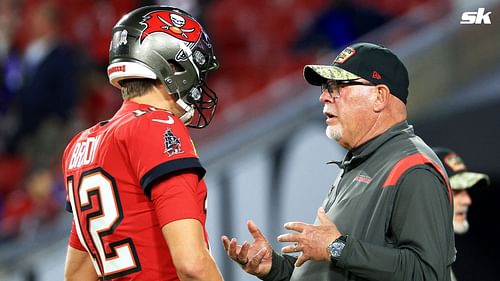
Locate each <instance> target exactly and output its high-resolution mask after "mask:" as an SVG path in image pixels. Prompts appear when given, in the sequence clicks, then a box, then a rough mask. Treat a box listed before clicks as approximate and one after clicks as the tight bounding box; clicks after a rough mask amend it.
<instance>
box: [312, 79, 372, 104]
mask: <svg viewBox="0 0 500 281" xmlns="http://www.w3.org/2000/svg"><path fill="white" fill-rule="evenodd" d="M356 85H359V86H375V84H373V83H370V82H361V81H353V80H328V81H326V83H323V84H321V93H323V91H328V94H330V97H332V98H334V99H337V98H340V89H341V88H344V87H347V86H356Z"/></svg>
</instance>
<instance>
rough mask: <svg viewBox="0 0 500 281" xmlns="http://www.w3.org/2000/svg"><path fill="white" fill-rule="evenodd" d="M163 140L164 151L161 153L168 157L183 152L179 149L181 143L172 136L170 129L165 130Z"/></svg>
mask: <svg viewBox="0 0 500 281" xmlns="http://www.w3.org/2000/svg"><path fill="white" fill-rule="evenodd" d="M163 138H164V140H165V151H163V152H164V153H168V156H172V155H175V154H179V153H182V152H183V151H182V148H181V141H180V140H179V138H178V137H177V136H176V135H174V133H172V129H170V128H168V129H167V130H165V133H164V134H163Z"/></svg>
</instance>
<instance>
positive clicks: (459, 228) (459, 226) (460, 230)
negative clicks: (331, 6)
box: [453, 220, 469, 234]
mask: <svg viewBox="0 0 500 281" xmlns="http://www.w3.org/2000/svg"><path fill="white" fill-rule="evenodd" d="M453 231H455V233H456V234H464V233H466V232H467V231H469V222H468V221H467V220H464V221H463V222H455V221H453Z"/></svg>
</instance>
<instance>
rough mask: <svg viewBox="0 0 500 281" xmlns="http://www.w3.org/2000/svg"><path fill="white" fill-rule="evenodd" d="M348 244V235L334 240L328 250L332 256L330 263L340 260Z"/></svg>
mask: <svg viewBox="0 0 500 281" xmlns="http://www.w3.org/2000/svg"><path fill="white" fill-rule="evenodd" d="M346 243H347V235H341V236H340V237H338V238H337V239H335V240H333V241H332V242H331V243H330V244H328V247H327V250H328V254H329V255H330V261H333V262H336V261H338V260H339V258H340V256H341V255H342V252H343V251H344V247H345V245H346Z"/></svg>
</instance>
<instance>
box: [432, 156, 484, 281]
mask: <svg viewBox="0 0 500 281" xmlns="http://www.w3.org/2000/svg"><path fill="white" fill-rule="evenodd" d="M432 149H433V150H434V152H435V153H436V154H437V156H439V159H440V160H441V162H442V163H443V165H444V167H445V169H446V173H447V174H448V177H449V179H450V184H451V189H452V191H453V230H454V231H455V234H459V235H460V234H465V233H467V231H469V221H468V220H467V212H468V211H469V207H470V205H471V204H472V199H471V197H470V195H469V193H468V192H467V190H468V189H470V188H472V187H479V186H489V185H490V177H489V176H488V175H486V174H483V173H477V172H472V171H469V170H468V169H467V167H466V166H465V163H464V161H463V160H462V158H461V157H460V156H459V155H458V154H457V153H456V152H454V151H453V150H451V149H450V148H447V147H433V148H432ZM452 280H456V277H455V275H454V274H453V273H452Z"/></svg>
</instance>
